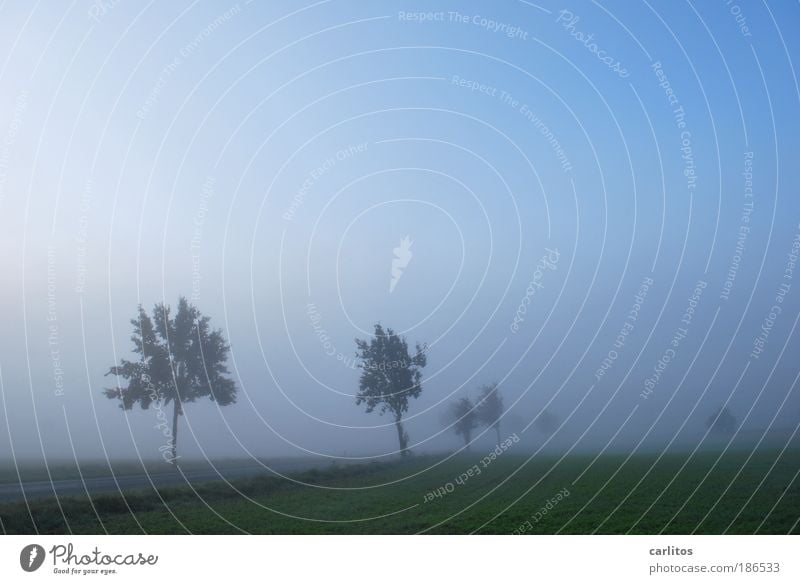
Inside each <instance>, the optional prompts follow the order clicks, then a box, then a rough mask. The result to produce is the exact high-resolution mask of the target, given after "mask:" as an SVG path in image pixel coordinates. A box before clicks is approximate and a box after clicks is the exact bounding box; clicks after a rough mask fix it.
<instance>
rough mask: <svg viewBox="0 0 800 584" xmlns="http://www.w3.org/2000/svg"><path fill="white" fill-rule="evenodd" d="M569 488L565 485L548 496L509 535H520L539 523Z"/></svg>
mask: <svg viewBox="0 0 800 584" xmlns="http://www.w3.org/2000/svg"><path fill="white" fill-rule="evenodd" d="M569 494H570V493H569V489H567V488H566V487H565V488H563V489H561V490H560V491H559V492H558V493H556V494H555V495H554V496H553V497H550V498H549V499H548V500H547V502H546V503H545V504H544V505H542V506H541V507H540V508H539V510H538V511H536V513H534V514H533V515H531V516H530V519H526V520H525V521H523V522H522V523H520V524H519V526H518V527H517V528H516V529H515V530H514V531H512V532H511V535H522V534H523V533H527V532H528V531H530V530H532V529H533V526H534V525H536V524H537V523H539V522H540V521H541V520H542V519H544V518H545V517H546V516H547V514H548V513H550V511H552V510H553V509H555V507H556V505H558V504H559V503H560V502H561V501H563V500H564V499H566V498H567V497H569Z"/></svg>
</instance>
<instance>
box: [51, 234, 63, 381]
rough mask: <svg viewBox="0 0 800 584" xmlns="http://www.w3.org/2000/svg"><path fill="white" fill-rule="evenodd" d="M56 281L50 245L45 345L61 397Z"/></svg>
mask: <svg viewBox="0 0 800 584" xmlns="http://www.w3.org/2000/svg"><path fill="white" fill-rule="evenodd" d="M57 283H58V281H57V276H56V250H55V248H54V247H53V246H52V245H50V246H48V247H47V347H48V349H49V350H50V365H51V367H52V370H53V386H54V392H53V393H54V394H55V396H56V397H61V396H63V395H64V369H63V366H62V361H61V337H60V334H59V329H58V306H57V303H56V293H57V287H56V286H57Z"/></svg>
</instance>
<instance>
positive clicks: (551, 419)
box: [533, 410, 558, 436]
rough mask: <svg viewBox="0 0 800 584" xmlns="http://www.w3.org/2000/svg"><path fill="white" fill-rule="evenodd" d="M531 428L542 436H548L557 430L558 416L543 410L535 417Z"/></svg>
mask: <svg viewBox="0 0 800 584" xmlns="http://www.w3.org/2000/svg"><path fill="white" fill-rule="evenodd" d="M533 426H534V428H536V429H537V430H538V431H539V432H541V433H542V434H545V435H547V436H550V435H551V434H553V433H554V432H555V431H556V430H558V416H556V415H555V414H553V413H552V412H550V411H548V410H543V411H542V412H541V413H540V414H539V415H538V416H536V419H535V420H534V421H533Z"/></svg>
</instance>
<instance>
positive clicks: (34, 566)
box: [19, 543, 45, 572]
mask: <svg viewBox="0 0 800 584" xmlns="http://www.w3.org/2000/svg"><path fill="white" fill-rule="evenodd" d="M44 556H45V553H44V548H43V547H42V546H40V545H38V544H35V543H32V544H30V545H26V546H25V547H24V548H22V551H21V552H20V553H19V565H20V566H22V569H23V570H25V571H26V572H35V571H36V570H38V569H39V568H41V567H42V564H43V563H44Z"/></svg>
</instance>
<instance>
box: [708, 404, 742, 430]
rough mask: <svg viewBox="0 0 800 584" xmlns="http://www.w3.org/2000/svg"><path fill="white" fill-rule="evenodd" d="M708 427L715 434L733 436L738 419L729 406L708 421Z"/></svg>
mask: <svg viewBox="0 0 800 584" xmlns="http://www.w3.org/2000/svg"><path fill="white" fill-rule="evenodd" d="M706 427H707V428H708V429H709V430H711V432H713V433H715V434H733V433H734V432H735V431H736V418H735V417H734V415H733V414H732V413H731V411H730V410H729V409H728V408H727V406H726V407H724V408H719V409H718V410H717V411H716V412H715V413H713V414H711V415H710V416H709V417H708V418H707V419H706Z"/></svg>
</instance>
